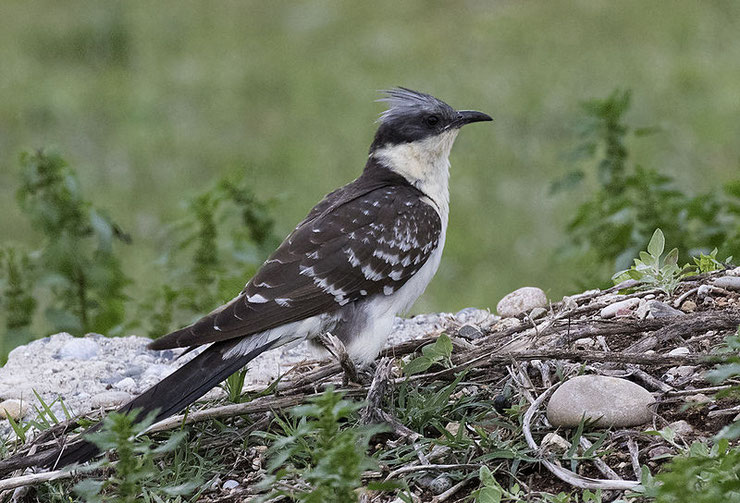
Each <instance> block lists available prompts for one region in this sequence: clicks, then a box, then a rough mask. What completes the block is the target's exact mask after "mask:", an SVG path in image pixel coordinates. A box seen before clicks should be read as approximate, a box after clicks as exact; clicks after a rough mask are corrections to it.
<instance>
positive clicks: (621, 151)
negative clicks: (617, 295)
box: [551, 90, 740, 286]
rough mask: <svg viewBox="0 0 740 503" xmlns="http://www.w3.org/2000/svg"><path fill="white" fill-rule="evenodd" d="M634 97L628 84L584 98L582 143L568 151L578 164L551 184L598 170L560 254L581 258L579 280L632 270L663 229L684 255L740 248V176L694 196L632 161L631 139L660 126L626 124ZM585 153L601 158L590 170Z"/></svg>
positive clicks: (564, 186)
mask: <svg viewBox="0 0 740 503" xmlns="http://www.w3.org/2000/svg"><path fill="white" fill-rule="evenodd" d="M630 103H631V93H630V92H629V91H621V90H616V91H614V92H613V93H612V94H610V95H609V96H608V97H606V98H604V99H595V100H591V101H588V102H586V103H584V104H583V111H584V118H583V120H582V121H581V123H580V124H579V129H578V132H579V136H580V138H581V144H580V145H578V147H577V148H576V149H575V150H574V151H573V152H572V155H571V156H570V157H569V161H570V162H571V163H572V164H576V165H578V167H577V168H576V169H573V170H572V171H570V172H569V173H567V174H566V175H565V176H563V177H561V178H560V179H557V180H556V181H555V182H553V184H552V185H551V192H553V193H556V192H561V191H565V190H573V189H575V188H576V187H578V186H580V185H582V184H583V182H584V181H585V180H587V178H589V177H588V173H587V171H588V169H590V170H591V171H593V172H594V173H593V176H592V177H591V178H593V182H594V183H593V184H592V186H593V185H595V190H594V191H593V192H592V193H591V194H590V195H589V196H588V198H587V199H586V201H585V202H584V203H582V204H581V205H580V206H579V207H578V209H577V211H576V214H575V216H574V217H573V218H572V219H571V220H570V221H569V223H568V225H567V228H566V231H567V234H568V244H567V245H566V246H564V247H562V248H561V249H560V251H559V253H558V256H559V257H560V258H561V259H563V260H567V261H575V262H577V263H579V269H580V270H581V278H580V281H579V283H580V284H581V285H580V286H585V285H590V286H592V285H593V283H594V282H597V283H599V282H602V281H603V280H604V279H605V277H606V275H607V274H609V275H611V273H612V272H613V271H615V270H620V269H626V268H627V267H628V266H629V262H630V261H631V260H632V258H633V257H634V256H636V255H637V253H638V252H639V250H641V249H643V247H644V246H645V243H646V242H647V241H648V239H649V238H650V233H652V232H653V231H654V230H655V229H656V228H660V229H662V230H663V232H665V235H666V236H667V237H668V239H669V240H670V241H671V242H672V243H675V244H676V246H677V247H678V249H679V250H683V253H685V254H686V255H685V256H683V257H679V256H676V261H677V262H678V259H679V258H681V259H682V260H683V261H688V259H689V256H694V255H697V254H699V253H701V252H702V251H708V250H710V249H711V248H714V247H716V248H718V249H719V250H720V251H721V252H722V253H726V254H734V255H736V254H737V253H739V252H740V181H735V182H731V183H728V184H727V185H725V187H724V189H723V190H722V191H712V192H709V193H706V194H700V195H689V194H686V193H684V192H682V191H681V190H679V189H677V188H676V186H675V185H676V184H675V183H674V180H673V179H672V178H671V177H670V176H667V175H664V174H662V173H659V172H658V171H656V170H654V169H650V168H646V167H643V166H641V165H640V164H638V163H634V162H630V158H629V148H628V147H629V141H630V140H631V139H632V138H636V137H642V136H645V135H647V134H651V133H654V132H655V131H656V129H655V128H632V127H630V126H628V125H627V123H626V122H625V114H626V113H627V111H628V110H629V107H630ZM584 160H588V161H592V160H596V162H595V163H589V164H588V165H587V168H588V169H586V167H584V166H582V165H581V163H582V162H583V161H584ZM672 259H673V257H671V260H672Z"/></svg>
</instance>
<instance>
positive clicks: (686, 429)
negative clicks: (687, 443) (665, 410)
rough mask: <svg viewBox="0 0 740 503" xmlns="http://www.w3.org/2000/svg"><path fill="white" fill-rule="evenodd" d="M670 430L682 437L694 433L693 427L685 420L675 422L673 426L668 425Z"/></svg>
mask: <svg viewBox="0 0 740 503" xmlns="http://www.w3.org/2000/svg"><path fill="white" fill-rule="evenodd" d="M668 427H669V428H670V429H672V430H673V431H674V432H676V434H677V435H680V436H682V437H685V436H687V435H691V434H692V433H694V427H693V426H691V425H690V424H689V423H687V422H686V421H684V420H683V419H679V420H678V421H674V422H672V423H671V424H669V425H668Z"/></svg>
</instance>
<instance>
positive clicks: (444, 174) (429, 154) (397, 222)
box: [42, 87, 493, 468]
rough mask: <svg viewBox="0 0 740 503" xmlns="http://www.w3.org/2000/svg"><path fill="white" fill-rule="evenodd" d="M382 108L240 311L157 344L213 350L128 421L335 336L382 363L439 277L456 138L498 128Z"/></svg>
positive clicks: (429, 107)
mask: <svg viewBox="0 0 740 503" xmlns="http://www.w3.org/2000/svg"><path fill="white" fill-rule="evenodd" d="M378 101H382V102H384V103H386V104H387V107H386V110H385V111H384V112H383V113H382V114H381V115H380V117H379V119H378V127H377V130H376V132H375V136H374V139H373V141H372V143H371V145H370V150H369V153H368V157H367V162H366V164H365V167H364V169H363V171H362V173H361V174H360V176H359V177H358V178H357V179H355V180H354V181H352V182H351V183H349V184H347V185H344V186H343V187H341V188H338V189H336V190H334V191H333V192H331V193H329V194H328V195H327V196H326V197H324V198H323V199H322V200H321V201H320V202H319V203H318V204H317V205H316V206H314V207H313V209H311V210H310V211H309V213H308V215H307V216H306V217H305V218H304V219H303V220H302V221H301V222H300V223H299V224H298V225H297V226H296V227H295V229H294V230H293V231H292V232H291V233H290V234H289V235H288V236H287V237H286V238H285V240H284V241H283V242H282V244H281V245H280V246H279V247H278V248H277V249H276V250H275V251H274V253H272V255H270V256H269V258H268V259H267V260H266V261H265V262H264V263H263V264H262V266H261V267H260V268H259V269H258V271H257V272H256V274H255V275H254V276H253V277H252V278H251V279H250V280H249V281H248V282H247V284H246V286H245V287H244V289H243V290H242V291H241V292H240V293H239V294H238V295H237V296H236V297H235V298H234V299H233V300H231V301H229V302H227V303H226V304H224V305H222V306H220V307H218V308H217V309H215V310H214V311H212V312H211V313H209V314H207V315H205V316H204V317H203V318H201V319H199V320H198V321H196V322H194V323H192V324H191V325H188V326H186V327H184V328H182V329H179V330H176V331H174V332H172V333H170V334H167V335H164V336H162V337H160V338H157V339H155V340H154V341H153V342H151V343H150V344H149V349H152V350H165V349H174V348H188V349H193V348H197V347H201V346H207V347H206V348H205V350H203V351H202V352H201V353H200V354H198V355H197V356H196V357H195V358H193V359H192V360H190V361H189V362H188V363H186V364H185V365H183V366H181V367H180V368H179V369H178V370H176V371H175V372H174V373H172V374H170V375H169V376H168V377H166V378H164V379H163V380H162V381H161V382H159V383H158V384H156V385H154V386H153V387H151V388H149V389H148V390H147V391H145V392H143V393H142V394H141V395H139V396H138V397H136V398H134V399H133V400H132V401H130V402H129V403H127V404H125V405H124V406H122V407H121V408H120V409H119V412H132V411H137V410H138V413H137V414H138V416H137V418H143V417H145V416H146V415H147V414H148V413H151V412H152V411H156V413H155V414H156V415H155V420H161V419H164V418H166V417H168V416H171V415H173V414H176V413H177V412H179V411H181V410H182V409H184V408H185V407H187V406H188V405H190V404H192V403H193V402H195V401H196V400H197V399H199V398H201V397H202V396H203V395H204V394H205V393H206V392H208V391H209V390H211V389H212V388H213V387H215V386H217V385H218V384H219V383H220V382H222V381H223V380H225V379H226V378H227V377H228V376H229V375H231V374H233V373H234V372H236V371H238V370H239V369H241V368H243V367H244V366H246V365H247V363H249V362H250V361H251V360H252V359H254V358H256V357H257V356H258V355H260V354H262V353H263V352H265V351H268V350H270V349H274V348H277V347H279V346H282V345H284V344H287V343H290V342H293V341H298V340H308V341H315V340H316V339H317V337H318V336H319V335H321V334H325V333H331V334H332V335H334V336H335V337H337V338H338V339H339V340H340V341H341V342H342V343H343V344H344V345H345V347H346V351H347V353H348V354H349V356H350V358H351V359H352V361H353V362H354V363H356V364H357V365H358V366H361V367H362V366H366V365H368V364H370V363H371V362H372V361H373V360H374V359H375V358H376V356H377V355H378V354H379V352H380V350H381V348H382V347H383V345H384V343H385V342H386V339H387V337H388V335H389V333H390V331H391V328H392V325H393V321H394V318H395V316H396V315H398V314H402V313H404V312H406V311H407V310H408V309H409V308H410V307H411V306H412V304H413V303H414V302H415V301H416V300H417V298H419V296H420V295H421V294H422V293H423V292H424V290H425V288H426V287H427V285H428V284H429V282H430V281H431V280H432V277H433V276H434V274H435V273H436V271H437V268H438V267H439V264H440V259H441V257H442V250H443V249H444V244H445V236H446V230H447V223H448V216H449V189H448V185H449V183H448V182H449V177H450V162H449V155H450V150H451V149H452V146H453V143H454V142H455V138H456V137H457V135H458V132H459V131H460V128H462V127H463V126H465V125H467V124H471V123H474V122H481V121H491V120H493V119H492V118H491V117H490V116H489V115H487V114H485V113H483V112H478V111H473V110H455V109H454V108H452V107H451V106H449V105H448V104H447V103H445V102H443V101H442V100H440V99H437V98H435V97H433V96H432V95H430V94H426V93H423V92H419V91H414V90H411V89H407V88H404V87H397V88H393V89H390V90H388V91H385V95H384V97H383V98H381V99H379V100H378ZM96 428H99V426H94V427H93V428H92V429H93V430H94V429H96ZM97 454H98V448H97V447H96V446H95V445H93V444H92V443H90V442H88V441H86V440H84V439H83V440H79V441H76V442H73V443H70V444H68V445H66V446H63V447H60V451H59V452H53V453H51V454H50V455H48V456H47V459H46V460H45V461H44V463H42V464H45V466H47V467H55V468H59V467H62V466H66V465H69V464H72V463H82V462H85V461H88V460H90V459H92V458H93V457H95V455H97Z"/></svg>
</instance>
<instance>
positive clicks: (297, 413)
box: [262, 388, 385, 503]
mask: <svg viewBox="0 0 740 503" xmlns="http://www.w3.org/2000/svg"><path fill="white" fill-rule="evenodd" d="M362 406H363V405H362V404H361V403H358V402H350V401H347V400H344V399H343V394H342V393H339V392H336V391H334V390H333V389H331V388H330V389H327V390H326V391H325V392H323V393H322V394H320V395H318V396H316V397H315V398H313V399H312V400H311V402H310V403H309V404H308V405H302V406H298V407H295V408H294V409H293V410H292V411H291V415H292V416H293V418H295V421H293V422H291V421H281V422H280V423H279V424H280V425H281V426H282V427H283V429H284V431H285V432H286V435H274V434H263V435H262V436H265V437H267V438H269V439H270V440H271V441H272V445H271V446H270V449H269V451H268V453H269V456H270V462H269V465H268V469H269V471H270V472H274V473H275V474H274V475H273V476H271V477H268V478H267V479H266V480H265V482H264V483H263V485H264V486H265V487H272V488H273V490H272V491H271V494H270V496H269V497H276V496H289V497H290V498H291V499H293V500H295V501H301V502H307V503H323V502H342V503H344V502H347V503H349V502H352V501H357V493H356V492H355V490H356V489H357V488H359V487H360V486H361V485H362V481H361V475H362V472H363V471H365V470H368V469H372V468H374V467H376V463H375V462H374V461H373V460H372V459H371V458H370V457H369V456H368V455H367V450H368V444H369V442H370V437H372V436H373V435H374V434H376V433H379V432H381V431H384V429H385V428H383V427H381V426H351V425H350V424H347V423H348V422H351V421H352V420H353V419H354V418H355V415H356V412H357V411H358V410H359V409H360V408H361V407H362ZM288 476H295V477H298V478H299V479H300V480H301V481H303V482H304V484H303V485H301V486H299V487H300V489H299V490H297V491H295V492H290V491H287V490H284V489H277V488H276V487H277V486H276V482H278V481H280V480H282V479H284V478H286V477H288Z"/></svg>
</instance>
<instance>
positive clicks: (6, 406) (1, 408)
mask: <svg viewBox="0 0 740 503" xmlns="http://www.w3.org/2000/svg"><path fill="white" fill-rule="evenodd" d="M26 412H28V403H27V402H23V401H21V400H16V399H15V398H10V399H8V400H3V401H2V402H0V418H2V419H7V418H8V416H10V417H12V418H13V419H15V420H16V421H18V420H19V419H20V418H22V417H23V416H25V415H26Z"/></svg>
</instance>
